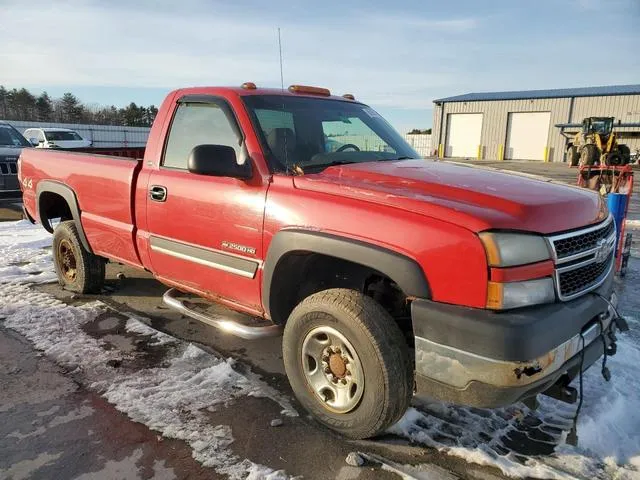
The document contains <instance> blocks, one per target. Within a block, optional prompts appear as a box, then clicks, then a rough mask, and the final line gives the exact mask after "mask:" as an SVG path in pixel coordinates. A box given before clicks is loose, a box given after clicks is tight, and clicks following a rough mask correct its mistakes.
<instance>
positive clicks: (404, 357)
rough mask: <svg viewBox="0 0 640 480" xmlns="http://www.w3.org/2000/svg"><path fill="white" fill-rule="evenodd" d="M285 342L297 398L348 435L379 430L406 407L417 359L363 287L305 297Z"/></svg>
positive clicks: (287, 365)
mask: <svg viewBox="0 0 640 480" xmlns="http://www.w3.org/2000/svg"><path fill="white" fill-rule="evenodd" d="M282 348H283V359H284V365H285V370H286V372H287V376H288V378H289V382H290V384H291V387H292V389H293V392H294V394H295V396H296V398H297V399H298V401H299V402H300V403H301V404H302V405H303V406H304V407H305V408H306V409H307V410H308V411H309V412H311V413H312V414H313V415H314V416H315V418H316V419H317V420H318V421H319V422H320V423H322V424H323V425H325V426H327V427H329V428H331V429H332V430H335V431H337V432H339V433H341V434H342V435H344V436H346V437H349V438H354V439H363V438H369V437H373V436H375V435H378V434H380V433H382V432H383V431H385V430H386V429H387V428H389V427H390V426H391V425H393V424H394V423H395V422H397V421H398V420H399V419H400V418H401V417H402V415H403V414H404V413H405V411H406V410H407V408H408V407H409V403H410V401H411V397H412V394H413V366H412V362H411V359H410V356H409V349H408V347H407V344H406V342H405V339H404V337H403V335H402V332H401V331H400V329H399V328H398V326H397V325H396V323H395V321H394V320H393V318H392V317H391V316H390V315H389V314H388V313H387V312H386V311H385V310H384V309H383V308H382V306H381V305H380V304H379V303H378V302H376V301H375V300H373V299H372V298H370V297H367V296H366V295H364V294H362V293H360V292H357V291H355V290H348V289H339V288H335V289H329V290H324V291H322V292H319V293H315V294H313V295H311V296H309V297H307V298H306V299H304V300H303V301H302V302H301V303H300V304H299V305H298V306H297V307H296V308H295V309H294V310H293V312H292V313H291V315H290V316H289V319H288V321H287V324H286V326H285V330H284V338H283V342H282ZM334 357H337V358H338V360H336V361H335V362H334V360H335V358H334ZM345 358H346V360H347V362H344V361H343V360H344V359H345ZM323 362H326V363H324V364H323ZM334 363H335V365H334ZM314 366H315V368H314ZM309 372H315V373H316V376H314V375H313V374H312V373H309ZM343 375H344V376H343ZM330 377H333V378H330ZM336 378H337V379H338V380H337V382H336V381H335V380H336ZM312 379H313V380H312ZM312 382H316V384H315V386H314V385H313V384H312ZM343 382H344V383H345V384H344V385H343V384H342V383H343ZM318 385H326V386H325V387H318ZM354 385H355V387H354ZM332 386H333V389H332ZM334 392H342V394H340V393H338V394H335V393H334ZM345 392H346V393H345ZM321 395H322V396H323V398H321ZM332 397H333V398H332Z"/></svg>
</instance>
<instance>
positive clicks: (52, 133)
mask: <svg viewBox="0 0 640 480" xmlns="http://www.w3.org/2000/svg"><path fill="white" fill-rule="evenodd" d="M23 135H24V136H25V138H26V139H27V140H29V143H31V145H33V146H34V147H36V148H86V147H90V146H91V142H90V141H89V140H85V139H84V138H82V137H81V136H80V134H78V132H75V131H73V130H69V129H68V128H50V127H45V128H27V129H26V130H25V131H24V133H23Z"/></svg>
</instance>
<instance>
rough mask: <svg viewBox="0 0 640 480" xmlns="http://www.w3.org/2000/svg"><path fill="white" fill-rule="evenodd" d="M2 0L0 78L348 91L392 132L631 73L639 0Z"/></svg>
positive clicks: (113, 91)
mask: <svg viewBox="0 0 640 480" xmlns="http://www.w3.org/2000/svg"><path fill="white" fill-rule="evenodd" d="M259 3H260V5H258V2H256V1H255V0H254V1H250V0H234V1H215V0H180V1H176V0H172V1H165V0H155V1H154V0H139V1H129V0H111V1H98V0H57V1H55V2H52V1H50V0H47V1H42V0H32V1H30V2H28V8H27V3H25V2H24V1H23V0H21V1H18V0H0V45H2V48H1V49H0V84H2V85H5V86H6V87H9V88H13V87H18V88H19V87H27V88H29V89H30V90H31V91H32V92H34V93H38V92H41V91H43V90H46V91H47V92H48V93H49V94H50V95H52V96H54V97H57V96H61V95H62V94H63V93H64V92H67V91H71V92H73V93H75V94H76V95H77V96H78V97H79V98H80V99H81V100H82V101H83V102H85V103H89V104H101V105H111V104H115V105H117V106H122V105H126V104H128V103H129V102H131V101H134V102H136V103H138V104H144V105H149V104H155V105H159V104H160V103H161V101H162V99H163V97H164V95H165V94H166V92H168V91H169V90H171V89H174V88H179V87H184V86H194V85H239V84H241V83H242V82H245V81H253V82H255V83H256V84H257V85H258V86H265V87H279V86H280V67H279V56H278V33H277V29H278V27H279V28H280V29H281V36H282V53H283V57H284V61H283V71H284V83H285V86H287V85H290V84H306V85H318V86H323V87H327V88H329V89H331V91H332V92H333V93H334V94H343V93H352V94H354V95H355V96H356V98H357V99H358V100H360V101H362V102H364V103H367V104H369V105H371V106H372V107H373V108H375V109H376V110H377V111H379V112H380V113H381V114H382V115H383V116H385V117H386V118H387V119H388V120H389V121H390V123H391V124H392V125H394V126H395V127H396V128H397V129H398V130H400V131H401V132H405V131H407V130H410V129H412V128H428V127H430V126H431V124H432V115H433V108H432V106H433V100H434V99H436V98H441V97H446V96H452V95H458V94H462V93H468V92H479V91H502V90H526V89H540V88H566V87H579V86H597V85H618V84H633V83H640V53H639V50H638V45H640V0H536V1H520V0H504V1H503V0H484V1H477V0H448V1H438V2H435V1H432V0H406V1H402V2H398V1H390V0H384V1H382V0H353V1H350V2H345V1H344V0H343V1H332V0H324V1H314V2H308V1H306V2H305V1H291V0H270V1H268V2H259Z"/></svg>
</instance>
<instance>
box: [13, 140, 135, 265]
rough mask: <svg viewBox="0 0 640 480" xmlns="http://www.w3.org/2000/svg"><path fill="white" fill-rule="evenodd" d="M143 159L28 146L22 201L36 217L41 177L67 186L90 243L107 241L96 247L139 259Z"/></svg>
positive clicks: (121, 257)
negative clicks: (137, 208)
mask: <svg viewBox="0 0 640 480" xmlns="http://www.w3.org/2000/svg"><path fill="white" fill-rule="evenodd" d="M141 163H142V161H141V160H138V159H134V158H128V157H124V156H107V155H98V154H90V153H82V152H70V151H64V150H46V149H35V148H27V149H25V150H23V151H22V155H21V156H20V172H19V179H20V181H21V183H22V188H23V190H24V197H23V199H24V205H25V208H26V210H27V212H28V213H29V215H31V216H32V217H33V218H34V219H39V214H38V205H37V204H36V203H37V196H38V191H39V190H38V185H40V184H41V183H42V182H57V183H59V184H63V185H66V186H67V187H69V188H70V189H71V190H72V191H73V193H74V195H75V198H76V200H77V202H78V207H79V210H80V219H81V222H82V225H83V227H84V230H85V232H87V240H88V242H89V244H90V245H96V246H105V245H108V247H109V252H106V251H105V252H102V251H100V250H99V249H98V248H99V247H98V248H96V249H95V250H94V253H96V254H98V255H106V254H107V253H109V257H111V258H114V257H116V256H114V252H116V254H117V258H116V259H117V260H120V261H123V262H125V263H129V264H133V265H140V259H139V257H138V254H137V251H136V247H135V245H136V242H135V238H134V225H135V219H134V186H135V180H136V177H137V175H138V172H139V170H140V165H141Z"/></svg>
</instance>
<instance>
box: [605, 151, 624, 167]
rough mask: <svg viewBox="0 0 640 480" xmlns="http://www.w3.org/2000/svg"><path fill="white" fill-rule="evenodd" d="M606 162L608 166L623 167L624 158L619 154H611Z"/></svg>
mask: <svg viewBox="0 0 640 480" xmlns="http://www.w3.org/2000/svg"><path fill="white" fill-rule="evenodd" d="M606 162H607V163H606V164H607V165H612V166H617V165H622V156H621V155H620V153H618V152H611V153H610V154H609V155H607V160H606Z"/></svg>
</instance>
